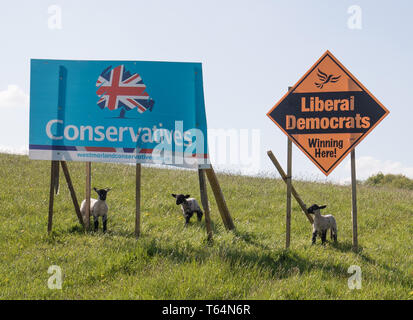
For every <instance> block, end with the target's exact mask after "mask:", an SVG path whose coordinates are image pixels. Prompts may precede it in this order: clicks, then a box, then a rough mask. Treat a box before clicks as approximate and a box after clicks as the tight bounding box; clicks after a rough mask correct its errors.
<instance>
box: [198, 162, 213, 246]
mask: <svg viewBox="0 0 413 320" xmlns="http://www.w3.org/2000/svg"><path fill="white" fill-rule="evenodd" d="M198 176H199V190H200V193H201V203H202V207H203V208H204V213H205V226H206V229H207V239H208V241H211V240H212V227H211V216H210V212H209V203H208V194H207V188H206V182H205V173H204V169H198Z"/></svg>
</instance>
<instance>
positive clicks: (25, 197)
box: [0, 154, 413, 299]
mask: <svg viewBox="0 0 413 320" xmlns="http://www.w3.org/2000/svg"><path fill="white" fill-rule="evenodd" d="M69 169H70V171H71V174H72V179H73V181H74V185H75V188H76V190H77V193H78V197H79V199H80V200H81V199H82V198H83V195H82V193H83V189H84V164H83V163H73V162H71V163H69ZM49 172H50V162H48V161H31V160H28V158H27V156H14V155H5V154H0V219H1V220H0V299H412V298H413V295H412V294H413V292H412V290H413V263H412V262H413V255H412V252H413V250H412V249H413V248H412V235H413V191H409V190H402V189H395V188H388V187H386V188H378V187H370V186H365V185H360V186H359V189H358V191H359V192H358V208H359V243H360V246H361V250H360V252H359V253H354V252H352V251H351V238H352V235H351V194H350V188H349V187H347V186H337V185H332V184H320V183H310V182H299V181H297V182H294V185H295V187H296V189H297V191H298V192H299V193H300V194H301V195H302V197H303V199H304V202H305V203H307V204H308V205H310V204H312V203H318V204H327V205H328V207H327V209H326V211H325V213H332V214H334V215H335V217H336V219H337V222H338V228H339V234H338V235H339V242H338V244H337V245H334V244H332V243H331V242H329V243H328V244H327V245H326V246H324V247H323V246H321V244H320V243H319V242H318V243H317V245H315V246H311V226H310V224H309V223H308V221H307V219H306V217H305V216H304V215H303V213H302V212H301V211H300V210H299V207H298V205H297V203H296V202H295V200H293V214H292V241H291V250H289V251H285V250H284V249H283V247H284V241H285V235H284V230H285V184H284V183H283V182H282V181H280V180H279V179H275V178H276V177H277V175H276V173H275V171H274V179H271V178H251V177H242V176H235V175H223V174H219V175H218V178H219V180H220V183H221V187H222V189H223V192H224V194H225V197H226V200H227V204H228V207H229V209H230V211H231V214H232V217H233V219H234V223H235V225H236V231H234V232H227V231H225V229H224V227H223V224H222V221H221V219H220V216H219V213H218V211H217V207H216V205H215V202H214V199H213V197H212V191H211V190H210V189H208V192H209V198H210V203H211V213H212V220H213V223H214V224H213V229H214V242H213V244H212V245H208V244H207V242H206V241H205V239H206V231H205V224H204V220H202V223H198V222H196V219H194V218H193V219H192V221H191V224H190V226H189V227H187V228H183V224H184V220H183V217H182V216H181V210H180V208H179V207H177V206H176V205H175V203H174V199H173V198H172V197H171V196H170V193H172V192H174V193H179V192H182V193H189V194H191V195H192V196H195V197H196V198H198V199H199V188H198V176H197V174H196V172H194V171H178V170H165V169H154V168H147V167H144V168H143V170H142V175H143V176H142V179H143V185H142V211H143V214H142V220H143V221H142V222H143V223H142V237H141V238H140V239H139V240H135V238H134V236H133V231H134V203H135V202H134V192H135V189H134V188H135V187H134V178H135V176H134V173H135V171H134V167H133V166H126V165H110V164H92V185H93V186H97V187H112V188H113V190H112V191H111V192H110V193H109V195H108V200H107V202H108V204H109V206H110V212H109V215H110V216H109V221H108V233H107V234H102V231H101V229H100V231H99V232H97V233H93V232H91V233H84V232H83V231H82V229H81V228H80V226H79V224H78V222H77V218H76V215H75V213H74V209H73V206H72V203H71V200H70V195H69V192H68V190H67V187H66V184H65V181H64V178H63V175H62V177H61V189H60V194H59V195H58V196H57V197H56V201H55V215H54V231H53V233H52V234H51V235H50V236H48V235H47V232H46V228H47V212H48V190H49ZM50 265H58V266H60V267H61V268H62V271H63V274H64V282H63V289H62V290H50V289H48V287H47V280H48V278H49V277H50V275H49V274H48V273H47V270H48V267H49V266H50ZM350 265H358V266H360V267H361V270H362V289H361V290H353V291H352V290H349V288H348V285H347V280H348V278H349V276H350V274H348V273H347V269H348V268H349V266H350Z"/></svg>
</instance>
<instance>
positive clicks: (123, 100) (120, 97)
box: [96, 65, 155, 118]
mask: <svg viewBox="0 0 413 320" xmlns="http://www.w3.org/2000/svg"><path fill="white" fill-rule="evenodd" d="M96 87H98V89H97V91H96V94H97V95H98V96H99V98H100V99H99V100H98V102H97V105H98V106H99V107H100V108H101V109H104V108H108V109H109V110H115V109H120V110H121V112H120V116H119V117H120V118H124V116H125V112H126V111H128V110H132V109H134V108H137V110H138V112H139V113H143V112H145V111H146V110H148V109H149V111H152V108H153V105H154V103H155V101H154V100H153V99H151V98H150V97H149V94H148V93H147V92H145V90H146V85H145V84H144V83H143V81H142V78H141V77H140V75H139V74H137V73H134V74H131V73H130V72H129V71H127V70H126V69H125V66H124V65H120V66H118V67H116V68H113V69H112V66H109V67H108V68H106V69H105V70H103V72H102V74H101V75H100V76H99V78H98V80H97V81H96Z"/></svg>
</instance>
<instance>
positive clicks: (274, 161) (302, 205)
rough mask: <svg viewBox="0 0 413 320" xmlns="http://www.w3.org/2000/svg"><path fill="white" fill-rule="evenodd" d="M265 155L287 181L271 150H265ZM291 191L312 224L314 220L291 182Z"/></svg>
mask: <svg viewBox="0 0 413 320" xmlns="http://www.w3.org/2000/svg"><path fill="white" fill-rule="evenodd" d="M267 155H268V157H269V158H270V159H271V161H272V163H273V164H274V166H275V167H276V168H277V170H278V172H279V173H280V176H281V178H282V179H283V180H284V182H285V183H286V182H287V175H286V174H285V172H284V170H283V168H282V167H281V165H280V163H279V162H278V160H277V158H276V157H275V156H274V154H273V153H272V151H271V150H270V151H267ZM291 193H292V195H293V196H294V198H295V200H297V202H298V204H299V206H300V208H301V210H302V211H303V212H304V214H305V215H306V217H307V219H308V221H309V222H310V223H311V224H313V222H314V220H313V218H312V217H311V216H310V215H309V214H308V212H307V207H306V205H305V203H304V202H303V200H301V198H300V196H299V194H298V193H297V191H296V190H295V188H294V186H293V185H292V184H291Z"/></svg>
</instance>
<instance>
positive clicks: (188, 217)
mask: <svg viewBox="0 0 413 320" xmlns="http://www.w3.org/2000/svg"><path fill="white" fill-rule="evenodd" d="M189 220H191V216H190V215H188V214H185V226H187V225H188V223H189Z"/></svg>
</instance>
